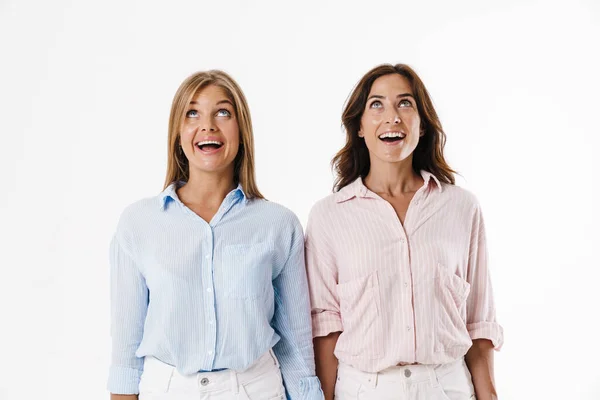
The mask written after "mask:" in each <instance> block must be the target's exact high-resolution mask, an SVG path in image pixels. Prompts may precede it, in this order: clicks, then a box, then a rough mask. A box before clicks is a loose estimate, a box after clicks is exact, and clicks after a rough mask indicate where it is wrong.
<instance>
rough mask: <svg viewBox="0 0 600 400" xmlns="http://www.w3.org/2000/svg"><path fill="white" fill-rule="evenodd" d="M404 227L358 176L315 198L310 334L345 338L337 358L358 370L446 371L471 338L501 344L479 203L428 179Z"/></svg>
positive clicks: (310, 231) (309, 241)
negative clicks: (439, 367) (433, 367)
mask: <svg viewBox="0 0 600 400" xmlns="http://www.w3.org/2000/svg"><path fill="white" fill-rule="evenodd" d="M421 174H422V176H423V179H424V181H425V183H424V185H423V187H422V188H420V189H419V190H418V191H417V193H415V196H414V197H413V199H412V201H411V203H410V206H409V208H408V211H407V213H406V217H405V221H404V226H403V225H402V224H401V223H400V220H399V219H398V217H397V215H396V212H395V211H394V208H393V207H392V206H391V204H389V203H388V202H387V201H385V200H383V199H382V198H381V197H379V196H378V195H377V194H375V193H373V192H371V191H370V190H368V189H367V188H366V186H365V185H364V184H363V182H362V179H360V178H359V179H357V180H356V181H355V182H353V183H351V184H349V185H348V186H346V187H344V188H343V189H342V190H340V191H339V192H337V193H334V194H332V195H330V196H328V197H326V198H325V199H323V200H321V201H319V202H318V203H317V204H315V206H314V207H313V209H312V210H311V213H310V216H309V221H308V226H307V231H306V262H307V271H308V278H309V287H310V295H311V303H312V321H313V336H315V337H317V336H326V335H327V334H329V333H331V332H336V331H342V334H341V335H340V338H339V340H338V342H337V346H336V349H335V355H336V357H337V358H338V359H339V360H340V361H342V362H344V363H345V364H348V365H351V366H353V367H355V368H358V369H360V370H362V371H367V372H378V371H382V370H384V369H386V368H388V367H390V366H393V365H397V364H398V363H421V364H445V363H448V362H451V361H454V360H457V359H459V358H461V357H462V356H464V355H465V354H466V352H467V350H468V349H469V348H470V347H471V344H472V339H479V338H484V339H489V340H491V341H492V342H493V344H494V346H495V347H496V349H499V348H500V347H501V345H502V342H503V332H502V328H501V326H500V325H499V324H498V323H497V322H496V312H495V307H494V300H493V294H492V286H491V281H490V275H489V271H488V262H487V250H486V239H485V229H484V223H483V219H482V215H481V209H480V207H479V204H478V202H477V200H476V198H475V197H474V196H473V195H472V194H471V193H469V192H468V191H466V190H464V189H461V188H459V187H457V186H453V185H446V184H441V183H440V182H439V181H438V180H437V179H436V178H435V177H434V176H433V175H432V174H429V173H427V172H422V173H421Z"/></svg>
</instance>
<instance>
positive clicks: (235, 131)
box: [180, 85, 240, 176]
mask: <svg viewBox="0 0 600 400" xmlns="http://www.w3.org/2000/svg"><path fill="white" fill-rule="evenodd" d="M239 131H240V130H239V126H238V122H237V119H236V117H235V110H234V107H233V104H232V102H231V101H230V100H229V98H228V97H227V95H226V92H225V91H224V90H223V89H222V88H221V87H219V86H215V85H210V86H207V87H205V88H203V89H201V90H199V91H198V92H197V93H196V95H195V96H194V97H193V98H192V100H191V101H190V104H189V105H188V108H187V109H186V113H185V116H184V119H183V122H182V125H181V131H180V135H181V136H180V138H181V147H182V148H183V152H184V153H185V156H186V157H187V159H188V161H189V166H190V176H191V175H192V174H193V173H194V172H193V171H194V170H195V171H201V172H210V173H214V172H219V173H222V172H227V171H229V170H231V171H233V168H234V160H235V157H236V155H237V153H238V149H239V145H240V133H239Z"/></svg>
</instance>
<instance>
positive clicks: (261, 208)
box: [248, 199, 302, 230]
mask: <svg viewBox="0 0 600 400" xmlns="http://www.w3.org/2000/svg"><path fill="white" fill-rule="evenodd" d="M248 206H249V207H250V210H252V212H254V213H256V215H257V217H258V218H260V219H261V220H263V221H265V222H267V223H269V224H270V225H271V226H274V227H278V228H280V229H283V230H295V229H298V228H299V229H300V230H301V229H302V224H300V220H299V219H298V217H297V216H296V214H295V213H294V212H293V211H292V210H290V209H289V208H287V207H285V206H283V205H281V204H279V203H274V202H272V201H269V200H265V199H252V200H250V201H249V202H248Z"/></svg>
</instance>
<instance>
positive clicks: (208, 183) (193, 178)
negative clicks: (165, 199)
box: [177, 171, 235, 207]
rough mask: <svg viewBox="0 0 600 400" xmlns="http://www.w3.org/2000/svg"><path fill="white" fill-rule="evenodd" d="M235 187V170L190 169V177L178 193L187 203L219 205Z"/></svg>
mask: <svg viewBox="0 0 600 400" xmlns="http://www.w3.org/2000/svg"><path fill="white" fill-rule="evenodd" d="M233 189H235V183H234V181H233V171H226V172H211V173H207V172H202V171H190V178H189V180H188V181H187V183H186V184H185V185H184V186H182V187H181V188H180V189H179V190H178V191H177V195H178V196H179V199H180V200H181V201H182V202H183V203H185V204H194V205H199V206H203V207H219V206H220V205H221V203H222V202H223V199H225V196H227V194H228V193H229V192H231V191H232V190H233Z"/></svg>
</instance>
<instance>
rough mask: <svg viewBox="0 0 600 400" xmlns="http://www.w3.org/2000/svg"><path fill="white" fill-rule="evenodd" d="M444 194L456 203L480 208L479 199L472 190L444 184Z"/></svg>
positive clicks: (466, 206)
mask: <svg viewBox="0 0 600 400" xmlns="http://www.w3.org/2000/svg"><path fill="white" fill-rule="evenodd" d="M442 196H443V197H445V198H446V200H449V201H451V202H452V204H456V205H457V206H462V207H464V208H468V209H474V208H479V200H478V199H477V196H475V194H474V193H472V192H471V191H469V190H467V189H465V188H463V187H460V186H456V185H449V184H445V183H443V184H442Z"/></svg>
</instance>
